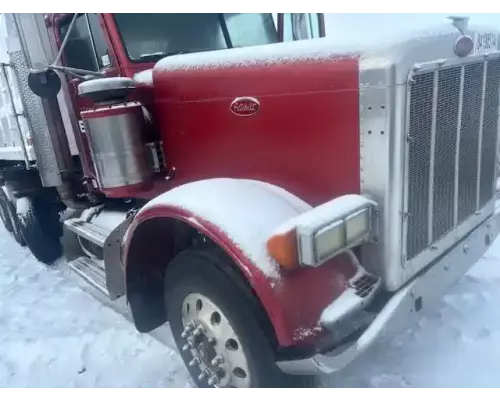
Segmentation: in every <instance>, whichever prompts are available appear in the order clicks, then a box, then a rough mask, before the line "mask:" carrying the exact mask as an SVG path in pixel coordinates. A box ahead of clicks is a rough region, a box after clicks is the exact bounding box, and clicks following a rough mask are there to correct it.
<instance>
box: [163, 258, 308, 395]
mask: <svg viewBox="0 0 500 400" xmlns="http://www.w3.org/2000/svg"><path fill="white" fill-rule="evenodd" d="M220 263H221V261H220V259H217V258H216V257H213V251H212V254H211V252H210V251H208V252H207V251H201V250H186V251H183V252H181V253H180V254H179V255H177V256H176V257H175V258H174V260H172V262H171V263H170V265H169V267H168V268H167V273H166V274H165V289H166V290H165V301H166V309H167V317H168V321H169V323H170V327H171V330H172V333H173V336H174V340H175V342H176V345H177V347H178V348H179V351H180V353H181V356H182V359H183V361H184V363H185V364H186V367H187V369H188V370H189V373H190V374H191V377H192V378H193V380H194V381H195V382H196V384H197V385H198V386H199V387H205V388H206V387H215V386H216V387H311V386H313V384H314V382H315V379H314V377H305V376H292V375H286V374H285V373H283V372H282V371H281V370H280V369H279V368H278V367H277V365H276V359H275V352H274V349H273V348H272V346H271V345H270V341H269V339H268V336H266V334H265V329H263V327H262V326H261V324H259V322H258V318H256V315H255V310H254V309H252V308H253V307H252V306H251V301H249V300H248V296H247V293H245V291H243V290H242V289H241V285H238V284H237V283H236V282H235V281H234V279H233V278H229V276H228V274H226V273H225V272H223V271H224V269H222V268H221V265H218V264H220ZM222 267H224V266H222Z"/></svg>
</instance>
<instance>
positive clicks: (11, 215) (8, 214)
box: [0, 188, 26, 246]
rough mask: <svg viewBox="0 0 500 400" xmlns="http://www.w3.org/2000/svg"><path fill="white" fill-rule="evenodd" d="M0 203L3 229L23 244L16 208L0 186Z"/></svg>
mask: <svg viewBox="0 0 500 400" xmlns="http://www.w3.org/2000/svg"><path fill="white" fill-rule="evenodd" d="M0 204H1V207H2V213H1V214H2V221H3V223H4V226H5V229H7V231H8V232H10V233H11V234H12V236H13V237H14V239H15V241H16V242H17V243H18V244H20V245H21V246H25V244H26V243H25V241H24V238H23V235H22V232H21V224H20V222H19V218H18V217H17V214H16V209H15V207H14V204H12V203H11V202H10V200H9V199H8V197H7V195H6V194H5V192H4V191H3V189H2V188H0ZM4 218H5V219H4Z"/></svg>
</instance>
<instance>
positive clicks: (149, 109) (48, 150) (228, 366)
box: [0, 14, 500, 387]
mask: <svg viewBox="0 0 500 400" xmlns="http://www.w3.org/2000/svg"><path fill="white" fill-rule="evenodd" d="M7 23H8V28H9V32H10V37H9V41H10V42H9V49H8V51H9V56H10V63H9V65H8V66H4V68H11V69H12V70H13V71H14V76H15V78H16V80H17V82H18V84H19V93H20V97H21V100H22V105H23V111H22V112H21V113H20V112H17V114H19V116H24V117H26V119H27V121H28V125H29V132H28V134H27V136H26V137H22V138H21V140H20V143H21V145H22V146H24V151H23V154H25V155H28V156H27V157H25V160H24V161H22V160H21V161H22V162H19V161H12V160H10V161H9V160H2V174H1V176H2V185H3V187H2V188H3V191H0V194H1V202H0V203H1V207H0V209H1V211H2V212H1V215H2V219H3V221H4V224H5V226H6V228H7V229H9V230H11V231H12V232H13V233H14V236H15V237H16V238H17V240H18V241H19V242H20V243H25V244H27V245H28V246H29V248H30V249H31V251H32V252H33V254H34V255H35V256H36V257H37V258H38V259H39V260H41V261H43V262H45V263H51V262H53V261H54V260H55V259H56V258H58V257H60V255H61V253H63V254H64V255H65V257H66V258H67V260H68V263H69V268H70V269H71V270H72V271H74V272H75V273H77V274H78V275H79V276H80V277H82V278H83V279H85V280H86V281H87V282H88V283H89V284H91V285H92V286H93V287H95V288H98V289H99V290H100V291H102V292H103V293H105V294H106V295H107V296H109V298H110V299H111V300H117V299H119V298H121V297H123V296H126V299H127V303H128V307H129V308H130V311H131V314H132V317H133V321H134V324H135V326H136V328H137V330H138V331H139V332H150V331H152V330H154V329H155V328H157V327H159V326H161V325H163V324H164V323H166V322H169V324H170V327H171V330H172V333H173V336H174V339H175V342H176V344H177V346H178V347H179V350H180V353H181V355H182V358H183V360H184V362H185V364H186V366H187V368H188V369H189V371H190V373H191V375H192V377H193V379H194V380H195V381H196V383H197V384H198V385H200V386H218V387H259V386H260V387H266V386H288V385H292V386H303V385H308V384H310V382H311V379H310V377H311V376H314V375H317V374H320V373H332V372H334V371H337V370H340V369H341V368H343V367H344V366H346V365H347V364H349V363H350V362H351V361H352V360H354V359H355V358H356V357H357V356H358V355H359V354H361V353H362V352H363V351H364V350H365V349H366V348H367V347H368V346H370V345H371V344H372V343H373V342H374V341H375V340H376V339H377V338H378V337H379V335H380V334H381V332H383V331H385V330H387V329H392V328H396V327H398V326H400V324H401V323H403V324H407V323H408V321H409V320H410V317H411V316H412V315H419V312H420V311H421V310H422V309H425V308H427V307H432V304H433V301H434V300H435V299H436V298H437V297H438V296H439V295H440V294H441V293H443V291H445V290H447V288H448V287H449V286H450V285H451V284H452V283H454V282H455V281H456V280H457V279H458V278H460V277H461V276H462V275H463V274H464V273H465V272H466V271H467V270H468V269H469V268H470V267H471V266H472V265H473V264H474V263H475V262H476V261H477V260H478V259H479V258H480V257H481V256H482V254H483V253H484V252H485V251H486V250H487V249H488V247H489V246H490V244H491V243H492V242H493V240H494V239H495V237H496V235H497V229H496V228H497V227H496V224H495V221H494V219H493V215H494V202H495V190H494V187H495V181H496V168H495V164H496V150H495V149H496V147H497V140H498V106H499V82H500V53H499V52H498V33H497V32H490V31H485V30H481V29H470V28H469V27H468V24H467V20H466V19H463V18H452V19H451V23H449V22H446V21H444V24H443V30H441V31H438V32H428V33H426V34H424V35H422V34H419V35H416V36H414V37H411V36H408V37H406V38H399V39H397V40H395V41H394V42H392V43H378V44H376V45H375V44H373V43H371V42H373V41H374V39H376V38H374V37H367V42H366V43H364V44H363V43H362V44H361V45H357V46H356V45H353V44H345V45H344V44H336V43H335V41H334V40H332V39H330V40H328V38H318V37H322V36H324V23H323V17H322V15H321V14H292V15H290V14H278V17H277V24H275V23H274V20H273V18H272V16H271V14H150V15H146V14H51V15H39V14H14V15H7ZM372 36H376V33H374V34H373V35H372ZM311 38H312V39H311ZM301 39H308V40H301ZM309 39H311V40H309ZM282 42H289V43H282ZM68 138H69V139H68ZM72 138H74V141H75V143H76V147H77V151H76V152H72V151H71V149H70V147H71V146H70V145H69V144H68V143H69V142H71V140H73V139H72ZM26 146H31V147H30V149H32V150H33V151H34V153H35V155H36V157H35V159H30V157H29V153H30V152H29V151H28V150H26ZM65 210H70V211H71V212H72V215H71V217H67V214H68V213H65V215H66V218H64V219H63V218H61V214H62V212H63V211H65ZM82 312H85V310H82Z"/></svg>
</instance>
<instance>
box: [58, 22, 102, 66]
mask: <svg viewBox="0 0 500 400" xmlns="http://www.w3.org/2000/svg"><path fill="white" fill-rule="evenodd" d="M70 23H71V18H70V19H68V20H67V21H65V22H64V23H62V24H61V26H60V35H61V40H64V38H65V37H66V34H67V33H68V29H69V25H70ZM64 56H65V60H66V66H68V67H72V68H80V69H86V70H89V71H99V70H100V69H101V68H104V67H107V66H109V65H110V60H109V56H108V53H107V48H106V43H105V42H104V36H103V33H102V29H101V27H100V24H99V18H98V16H97V15H96V14H89V15H88V16H87V14H80V15H79V16H78V18H77V19H76V22H75V25H74V26H73V29H72V31H71V32H70V34H69V39H68V42H67V43H66V48H65V49H64Z"/></svg>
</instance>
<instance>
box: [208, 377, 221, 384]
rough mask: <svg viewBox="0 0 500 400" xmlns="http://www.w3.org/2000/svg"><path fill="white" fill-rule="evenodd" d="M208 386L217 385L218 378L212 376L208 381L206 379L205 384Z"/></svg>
mask: <svg viewBox="0 0 500 400" xmlns="http://www.w3.org/2000/svg"><path fill="white" fill-rule="evenodd" d="M207 383H208V384H209V385H210V386H213V385H216V384H218V383H219V378H218V377H217V375H212V376H211V377H210V378H209V379H208V382H207Z"/></svg>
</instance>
